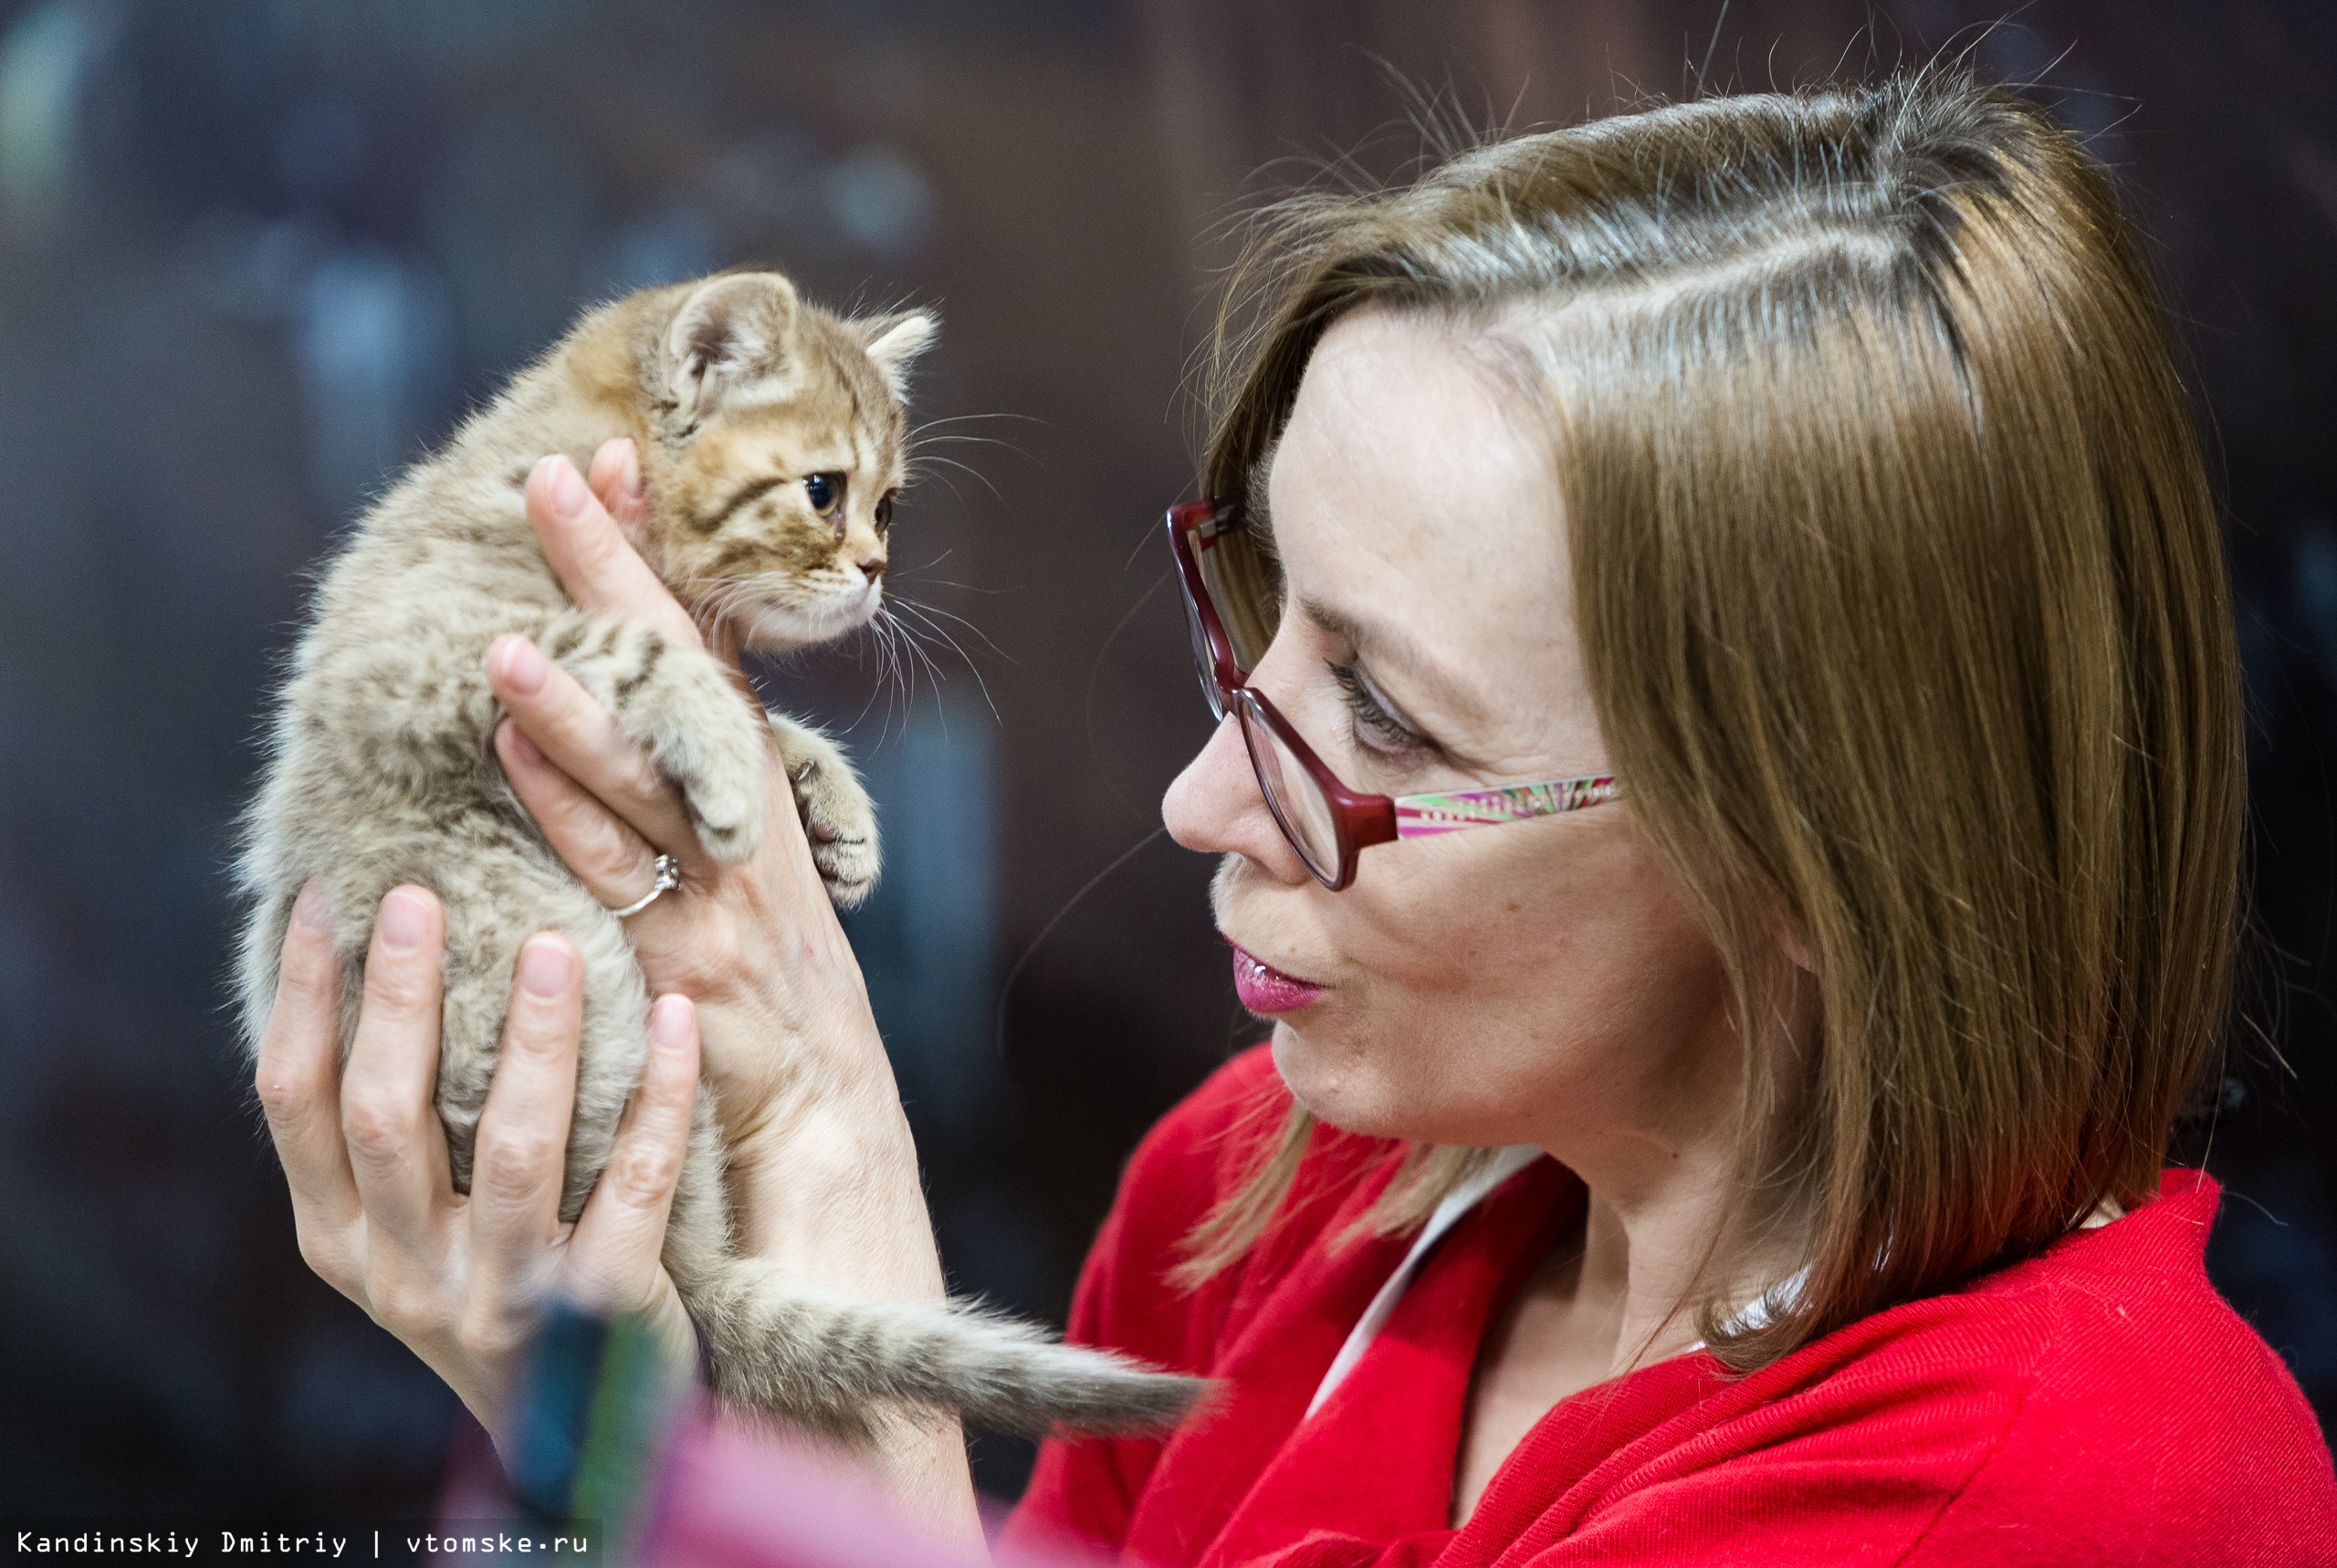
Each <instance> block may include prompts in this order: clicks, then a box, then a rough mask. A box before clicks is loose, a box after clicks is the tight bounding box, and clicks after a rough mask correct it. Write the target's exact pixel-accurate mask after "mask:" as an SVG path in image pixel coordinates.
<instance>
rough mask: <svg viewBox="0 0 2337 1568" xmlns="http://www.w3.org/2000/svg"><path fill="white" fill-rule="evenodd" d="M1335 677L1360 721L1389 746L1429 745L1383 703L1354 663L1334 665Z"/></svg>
mask: <svg viewBox="0 0 2337 1568" xmlns="http://www.w3.org/2000/svg"><path fill="white" fill-rule="evenodd" d="M1329 668H1330V671H1331V678H1332V679H1333V680H1335V681H1336V682H1338V683H1339V690H1340V691H1342V692H1344V693H1346V694H1347V706H1348V707H1349V708H1350V709H1351V710H1353V712H1354V714H1355V719H1356V722H1357V724H1359V725H1361V726H1362V727H1364V728H1366V729H1368V730H1370V731H1371V732H1372V733H1374V734H1375V735H1377V736H1378V737H1380V739H1381V740H1383V741H1385V742H1387V743H1388V744H1389V746H1391V747H1399V748H1401V749H1406V750H1410V749H1413V748H1416V747H1425V746H1427V745H1428V743H1429V742H1428V737H1426V736H1423V735H1421V734H1420V732H1418V731H1417V730H1414V729H1411V728H1409V727H1406V726H1405V724H1404V723H1403V721H1402V720H1400V719H1399V718H1397V717H1396V716H1394V715H1393V714H1391V713H1389V711H1388V710H1387V709H1386V708H1384V707H1382V706H1379V701H1378V698H1376V697H1374V696H1373V695H1371V691H1370V688H1369V687H1368V686H1366V685H1364V684H1363V678H1362V677H1361V676H1360V675H1358V674H1356V670H1355V666H1354V665H1353V664H1332V665H1330V666H1329Z"/></svg>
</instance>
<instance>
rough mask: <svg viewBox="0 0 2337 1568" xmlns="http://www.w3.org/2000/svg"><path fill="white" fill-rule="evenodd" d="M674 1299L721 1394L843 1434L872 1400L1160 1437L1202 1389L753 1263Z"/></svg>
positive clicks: (970, 1317) (960, 1316)
mask: <svg viewBox="0 0 2337 1568" xmlns="http://www.w3.org/2000/svg"><path fill="white" fill-rule="evenodd" d="M683 1299H684V1300H685V1301H686V1302H687V1303H688V1304H689V1310H690V1315H691V1316H692V1318H693V1319H695V1320H696V1322H697V1330H698V1333H699V1334H700V1335H701V1336H703V1337H704V1339H705V1341H706V1343H707V1351H708V1352H709V1354H710V1355H711V1358H712V1361H713V1364H714V1384H715V1391H716V1392H717V1393H718V1394H719V1395H720V1396H722V1398H723V1399H724V1400H725V1401H726V1402H728V1403H730V1404H733V1405H738V1406H749V1407H752V1408H754V1409H759V1410H762V1411H766V1412H768V1413H770V1415H773V1416H780V1417H781V1418H783V1419H785V1420H788V1421H791V1422H794V1423H796V1424H798V1425H800V1426H803V1427H810V1428H812V1430H815V1431H819V1432H824V1433H827V1434H829V1435H830V1436H833V1437H841V1438H844V1439H846V1440H851V1441H857V1440H861V1439H865V1438H866V1437H869V1436H870V1434H871V1427H870V1416H871V1409H870V1406H871V1403H872V1402H875V1403H877V1404H883V1403H886V1402H898V1403H903V1404H910V1405H923V1406H934V1407H938V1408H946V1409H953V1410H956V1411H958V1412H959V1413H960V1414H962V1415H963V1416H965V1417H966V1419H967V1420H969V1421H970V1422H972V1423H973V1424H974V1425H975V1426H978V1427H985V1428H987V1429H989V1430H990V1431H994V1432H1016V1433H1021V1434H1023V1435H1025V1436H1029V1437H1043V1436H1044V1435H1045V1434H1046V1432H1047V1431H1048V1429H1049V1428H1050V1427H1054V1426H1056V1425H1058V1424H1060V1425H1063V1426H1065V1427H1073V1428H1074V1429H1076V1430H1079V1431H1082V1432H1090V1433H1095V1434H1099V1435H1105V1436H1129V1435H1135V1434H1140V1433H1147V1432H1159V1431H1165V1430H1166V1429H1168V1427H1173V1426H1175V1425H1176V1423H1177V1421H1178V1419H1179V1417H1181V1416H1183V1415H1184V1414H1185V1412H1186V1411H1188V1410H1189V1409H1190V1408H1191V1407H1192V1406H1193V1403H1194V1401H1195V1400H1196V1399H1198V1398H1199V1397H1200V1394H1201V1392H1202V1390H1203V1389H1204V1388H1205V1387H1206V1386H1207V1385H1206V1384H1205V1383H1204V1382H1203V1381H1202V1380H1201V1379H1200V1378H1198V1377H1181V1376H1178V1375H1173V1374H1168V1373H1162V1372H1154V1371H1149V1370H1148V1369H1146V1368H1145V1367H1144V1366H1142V1365H1141V1364H1138V1363H1137V1362H1134V1361H1130V1360H1128V1359H1127V1358H1126V1357H1123V1356H1118V1355H1114V1354H1111V1353H1109V1352H1107V1351H1100V1350H1087V1349H1083V1348H1081V1347H1079V1346H1075V1345H1067V1344H1061V1343H1056V1342H1055V1341H1053V1340H1051V1339H1049V1338H1047V1337H1046V1336H1045V1335H1044V1334H1043V1333H1041V1332H1040V1331H1038V1330H1037V1329H1035V1328H1032V1327H1031V1326H1030V1325H1028V1324H1026V1323H1021V1322H1015V1321H1013V1320H1012V1319H1010V1318H1005V1317H1001V1316H999V1315H997V1314H995V1313H992V1312H986V1311H984V1310H982V1309H980V1308H979V1307H974V1306H971V1305H969V1304H967V1303H964V1302H952V1303H950V1304H949V1305H948V1306H946V1307H945V1306H943V1305H941V1304H939V1303H938V1302H922V1301H865V1300H862V1299H859V1298H856V1297H848V1296H844V1295H838V1294H831V1293H829V1292H826V1291H815V1290H812V1289H809V1288H807V1287H805V1286H804V1285H802V1283H800V1282H798V1281H794V1280H791V1278H790V1277H789V1276H788V1275H787V1274H786V1273H785V1272H784V1271H783V1270H779V1269H776V1268H774V1267H772V1266H771V1265H770V1264H769V1263H766V1262H763V1261H761V1260H749V1259H734V1260H727V1261H725V1262H724V1263H722V1264H720V1265H719V1266H718V1267H717V1268H716V1269H715V1270H713V1271H712V1272H711V1274H710V1275H709V1276H708V1277H707V1278H706V1279H703V1280H699V1281H691V1282H690V1283H689V1284H688V1285H687V1286H686V1288H685V1289H684V1291H683Z"/></svg>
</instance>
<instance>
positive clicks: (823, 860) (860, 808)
mask: <svg viewBox="0 0 2337 1568" xmlns="http://www.w3.org/2000/svg"><path fill="white" fill-rule="evenodd" d="M770 727H771V733H772V734H773V735H775V736H777V737H778V738H779V752H780V756H781V758H783V759H784V760H785V762H786V764H787V778H788V782H789V783H791V784H792V785H793V786H794V789H795V810H796V811H797V812H798V813H799V814H800V815H801V816H802V819H803V836H804V837H805V838H806V839H808V840H810V841H811V845H812V864H813V865H816V866H818V867H819V868H820V880H821V881H822V882H823V883H826V884H827V888H828V898H829V900H830V901H831V902H832V903H833V904H835V906H836V907H837V908H838V909H852V908H854V907H856V906H857V905H858V904H860V902H861V901H862V900H863V899H865V898H866V897H867V896H868V894H870V893H871V892H872V891H873V890H874V889H875V886H876V873H877V870H878V867H879V864H880V857H879V855H878V852H877V848H876V808H875V804H874V803H873V802H872V801H870V800H869V799H868V791H867V790H866V789H863V788H862V787H861V783H860V778H859V775H857V774H855V773H854V771H853V770H852V764H851V763H850V762H848V761H847V760H845V758H844V752H843V751H842V750H841V749H839V748H838V747H837V746H836V743H835V742H834V741H833V740H830V739H829V738H828V737H826V736H824V735H822V734H821V733H820V732H819V731H818V730H816V729H813V728H812V727H809V726H807V725H802V724H798V723H796V722H795V721H794V720H793V719H791V718H789V717H788V716H786V715H784V714H776V713H775V714H773V715H771V716H770Z"/></svg>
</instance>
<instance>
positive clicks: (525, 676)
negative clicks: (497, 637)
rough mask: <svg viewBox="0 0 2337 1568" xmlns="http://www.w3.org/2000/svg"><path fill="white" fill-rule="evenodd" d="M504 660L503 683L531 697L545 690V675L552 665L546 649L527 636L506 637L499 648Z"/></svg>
mask: <svg viewBox="0 0 2337 1568" xmlns="http://www.w3.org/2000/svg"><path fill="white" fill-rule="evenodd" d="M497 652H498V653H500V654H501V656H502V660H503V683H504V685H508V686H509V687H510V688H511V689H512V690H513V691H515V692H518V693H519V695H521V696H523V697H531V696H533V695H536V694H537V693H538V692H540V691H541V690H543V685H544V675H545V674H546V673H547V672H548V671H549V670H550V667H551V666H550V664H547V663H546V662H545V660H544V651H543V650H542V649H541V648H539V647H537V646H536V645H535V644H534V643H530V642H529V641H528V640H527V639H526V638H525V637H506V638H504V639H503V641H502V643H501V645H500V646H499V648H498V650H497Z"/></svg>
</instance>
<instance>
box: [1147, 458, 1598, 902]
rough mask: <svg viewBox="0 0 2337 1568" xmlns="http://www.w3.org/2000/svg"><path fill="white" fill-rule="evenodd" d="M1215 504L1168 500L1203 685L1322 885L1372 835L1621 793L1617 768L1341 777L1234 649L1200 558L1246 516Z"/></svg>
mask: <svg viewBox="0 0 2337 1568" xmlns="http://www.w3.org/2000/svg"><path fill="white" fill-rule="evenodd" d="M1228 510H1229V511H1230V508H1228ZM1219 512H1220V508H1219V507H1218V504H1217V503H1216V502H1213V501H1193V502H1189V503H1188V504H1186V505H1184V506H1181V507H1169V508H1168V548H1169V549H1171V550H1173V551H1175V552H1176V556H1177V573H1178V581H1179V585H1180V586H1181V587H1182V588H1183V590H1184V594H1185V623H1186V626H1187V628H1188V630H1189V631H1190V632H1192V636H1193V662H1194V664H1196V665H1198V666H1199V668H1200V678H1201V692H1202V694H1203V695H1206V696H1207V697H1208V698H1209V706H1210V712H1211V713H1213V714H1215V715H1216V716H1218V718H1219V719H1220V720H1222V719H1223V718H1224V717H1225V716H1226V715H1227V714H1229V713H1231V714H1232V715H1234V716H1236V717H1238V718H1239V719H1240V720H1241V721H1242V744H1243V745H1244V746H1246V747H1248V748H1249V752H1250V766H1251V768H1252V769H1254V770H1255V771H1256V773H1257V775H1258V790H1259V792H1260V793H1261V794H1263V796H1265V798H1266V806H1267V808H1268V810H1272V811H1273V817H1274V821H1275V822H1276V823H1277V824H1278V825H1279V826H1280V827H1281V829H1282V836H1283V837H1284V838H1285V839H1287V840H1289V841H1290V847H1291V848H1292V849H1293V850H1294V851H1296V852H1297V854H1298V858H1299V860H1300V861H1302V862H1305V866H1306V869H1307V870H1308V871H1309V872H1311V873H1314V876H1315V881H1317V882H1319V883H1322V884H1323V885H1324V886H1325V887H1327V888H1329V889H1330V890H1331V891H1332V892H1333V893H1338V892H1341V891H1343V890H1344V889H1346V888H1347V886H1348V885H1349V884H1351V883H1353V882H1354V881H1355V872H1356V857H1357V855H1359V854H1361V853H1362V852H1364V851H1365V850H1367V849H1369V848H1370V847H1371V846H1372V845H1374V844H1384V843H1388V842H1389V841H1392V840H1396V839H1411V838H1424V837H1426V836H1428V835H1430V834H1431V833H1451V832H1457V831H1460V830H1462V829H1463V828H1489V827H1496V826H1499V825H1500V824H1501V823H1504V822H1522V821H1527V820H1528V819H1530V818H1534V817H1547V816H1554V815H1556V813H1558V812H1560V811H1574V810H1581V809H1582V808H1583V807H1585V806H1597V805H1601V804H1603V803H1605V802H1606V801H1609V800H1614V799H1615V798H1616V797H1617V796H1619V794H1620V793H1621V792H1622V791H1621V790H1620V789H1619V788H1618V786H1617V785H1616V782H1615V779H1614V777H1613V775H1611V774H1607V775H1601V776H1599V777H1598V778H1592V779H1553V780H1551V781H1549V782H1547V783H1542V784H1512V785H1508V786H1505V787H1504V788H1501V789H1463V790H1460V791H1457V792H1454V793H1450V794H1440V795H1398V796H1388V795H1359V794H1357V793H1356V792H1355V791H1354V790H1352V789H1348V788H1347V786H1346V785H1345V784H1342V783H1340V782H1339V780H1338V778H1337V776H1336V775H1335V774H1333V773H1332V771H1331V770H1330V768H1327V767H1326V766H1325V765H1324V763H1323V759H1322V758H1319V757H1317V756H1315V749H1314V747H1310V746H1308V745H1307V744H1306V742H1305V739H1304V738H1303V737H1301V736H1300V735H1299V733H1298V731H1297V730H1295V729H1294V728H1292V727H1291V724H1290V721H1289V720H1288V719H1286V718H1284V717H1283V716H1282V715H1281V713H1280V712H1279V711H1277V710H1276V709H1275V707H1274V705H1273V700H1272V699H1270V698H1269V697H1267V696H1266V695H1265V694H1263V692H1258V691H1254V690H1252V688H1251V686H1250V685H1249V677H1248V675H1247V674H1245V673H1244V672H1243V671H1242V666H1241V664H1240V663H1239V662H1238V661H1237V660H1236V659H1235V657H1234V653H1233V641H1232V639H1231V637H1229V636H1227V635H1226V632H1225V622H1224V619H1223V618H1222V617H1221V616H1220V615H1219V613H1218V608H1217V601H1216V599H1215V597H1214V595H1213V593H1212V591H1211V589H1210V573H1209V572H1208V571H1207V570H1204V564H1203V562H1204V555H1205V552H1207V551H1209V550H1210V549H1214V548H1216V547H1218V546H1220V545H1221V544H1222V543H1224V542H1225V540H1226V539H1227V538H1230V537H1231V536H1232V535H1234V534H1236V533H1238V532H1239V531H1240V528H1241V526H1242V525H1241V522H1240V520H1239V518H1238V517H1235V518H1231V519H1230V520H1227V519H1221V517H1220V515H1219ZM1211 564H1214V563H1211Z"/></svg>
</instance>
